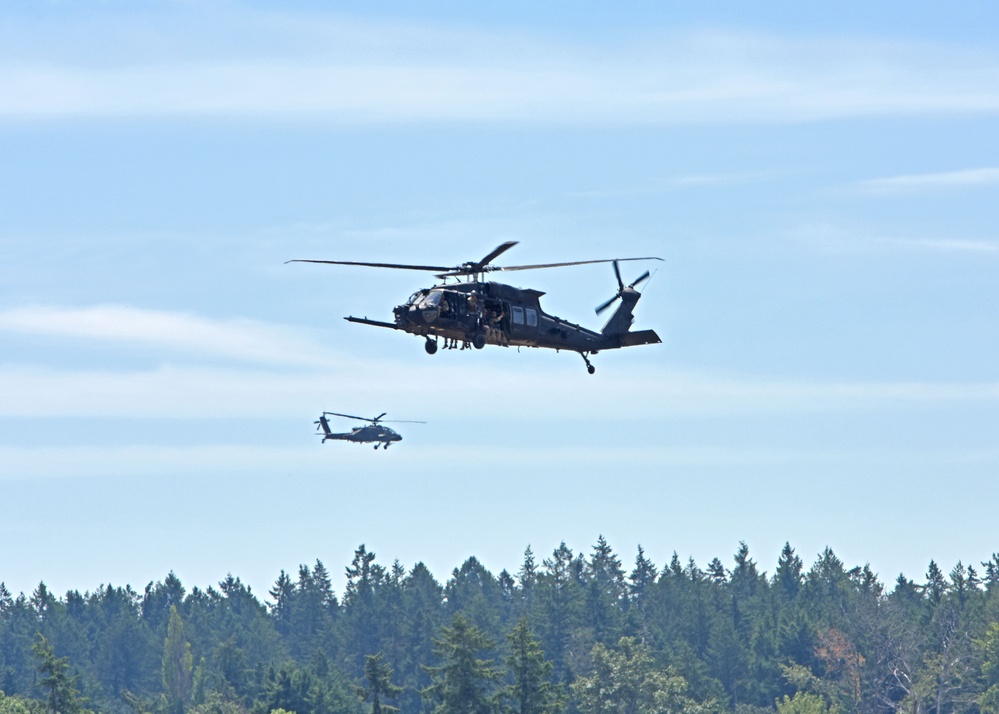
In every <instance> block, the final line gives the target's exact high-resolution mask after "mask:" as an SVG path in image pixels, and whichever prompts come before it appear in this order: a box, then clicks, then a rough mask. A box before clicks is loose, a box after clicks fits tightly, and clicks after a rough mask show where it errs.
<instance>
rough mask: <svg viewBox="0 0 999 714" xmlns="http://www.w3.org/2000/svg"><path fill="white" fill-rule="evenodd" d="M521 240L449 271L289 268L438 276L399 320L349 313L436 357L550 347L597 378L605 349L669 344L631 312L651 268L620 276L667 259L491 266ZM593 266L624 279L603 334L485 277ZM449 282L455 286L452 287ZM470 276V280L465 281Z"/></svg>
mask: <svg viewBox="0 0 999 714" xmlns="http://www.w3.org/2000/svg"><path fill="white" fill-rule="evenodd" d="M515 245H517V241H508V242H506V243H503V244H502V245H499V246H497V247H496V248H495V249H494V250H492V251H491V252H490V253H488V254H487V255H486V256H485V257H484V258H483V259H482V260H478V261H474V262H469V263H462V264H461V265H457V266H453V267H448V266H442V265H400V264H397V263H362V262H355V261H347V260H302V259H296V260H289V261H287V262H289V263H325V264H330V265H361V266H368V267H372V268H395V269H400V270H422V271H428V272H432V273H436V274H437V275H436V277H437V278H440V279H441V280H442V281H443V283H442V284H441V285H435V286H434V287H431V288H424V289H422V290H417V291H416V292H415V293H413V294H412V296H410V298H409V300H407V301H406V302H405V303H403V304H402V305H398V306H396V307H395V308H394V309H393V313H394V316H395V321H394V322H381V321H379V320H369V319H368V318H367V317H354V316H349V317H345V318H344V319H345V320H347V321H348V322H357V323H361V324H362V325H374V326H375V327H387V328H390V329H393V330H402V331H403V332H408V333H410V334H412V335H419V336H421V337H424V338H426V343H425V345H424V347H425V348H426V350H427V353H428V354H434V353H435V352H437V348H438V340H439V339H441V338H443V340H444V344H443V346H444V347H445V348H446V349H454V348H456V347H459V346H460V348H461V349H466V348H467V347H469V346H471V347H474V348H475V349H482V348H483V347H485V346H486V345H500V346H503V347H510V346H517V347H543V348H547V349H554V350H556V351H557V350H570V351H573V352H578V353H579V354H580V355H581V356H582V358H583V361H584V362H585V363H586V369H587V371H588V372H589V373H590V374H593V372H594V371H595V368H594V366H593V365H592V364H590V360H589V355H593V354H596V353H597V352H599V351H600V350H613V349H619V348H621V347H634V346H635V345H648V344H656V343H659V342H662V340H660V339H659V335H657V334H656V332H655V330H639V331H637V332H632V331H631V324H632V322H633V321H634V317H633V315H632V313H633V311H634V309H635V305H636V304H637V303H638V299H639V298H640V297H641V293H639V292H638V291H637V290H636V289H635V287H636V286H637V285H638V284H639V283H641V282H642V281H643V280H645V279H646V278H648V277H649V275H650V273H649V271H647V270H646V271H645V272H644V273H643V274H642V275H641V276H639V278H638V279H637V280H635V281H634V282H633V283H631V284H630V285H625V284H624V281H623V280H622V279H621V271H620V269H619V268H618V263H619V262H623V261H630V260H662V258H656V257H647V258H607V259H603V260H577V261H573V262H568V263H545V264H540V265H512V266H506V267H501V266H498V265H492V264H491V263H492V261H493V260H494V259H496V258H497V257H498V256H499V255H501V254H502V253H504V252H506V251H507V250H509V249H510V248H512V247H513V246H515ZM591 263H612V264H613V266H614V275H615V276H616V277H617V284H618V291H617V293H616V294H615V295H614V297H612V298H611V299H610V300H607V301H606V302H604V303H603V304H602V305H600V306H599V307H598V308H597V309H596V311H597V314H600V313H602V312H603V311H604V310H606V309H607V308H608V307H610V306H611V305H612V304H613V303H614V301H615V300H620V301H621V304H620V305H619V306H618V308H617V310H616V311H615V312H614V314H613V315H611V318H610V319H609V320H608V321H607V324H606V325H604V327H603V329H601V331H600V332H594V331H593V330H588V329H587V328H585V327H582V326H580V325H576V324H574V323H572V322H569V321H567V320H563V319H561V318H559V317H556V316H554V315H549V314H548V313H546V312H545V311H544V310H542V309H541V304H540V302H539V299H540V298H541V296H542V295H544V293H543V292H541V291H540V290H533V289H530V288H515V287H512V286H510V285H504V284H502V283H494V282H491V281H485V280H483V279H482V277H483V275H485V274H486V273H490V272H493V271H497V270H503V271H513V270H534V269H538V268H560V267H565V266H569V265H588V264H591ZM449 278H454V279H455V281H456V282H455V283H451V284H449V283H448V282H447V281H448V279H449ZM461 278H465V282H461Z"/></svg>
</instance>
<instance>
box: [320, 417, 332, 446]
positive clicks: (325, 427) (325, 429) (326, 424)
mask: <svg viewBox="0 0 999 714" xmlns="http://www.w3.org/2000/svg"><path fill="white" fill-rule="evenodd" d="M318 423H319V425H320V426H321V427H322V429H323V434H324V436H323V441H326V440H327V439H328V438H330V437H331V436H333V432H332V431H331V430H330V423H329V422H328V421H326V415H325V414H323V415H322V416H321V417H319V422H318Z"/></svg>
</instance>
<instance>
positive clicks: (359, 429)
mask: <svg viewBox="0 0 999 714" xmlns="http://www.w3.org/2000/svg"><path fill="white" fill-rule="evenodd" d="M328 416H338V417H344V418H345V419H356V420H357V421H366V422H369V423H368V424H366V425H364V426H355V427H354V428H353V429H351V430H350V431H349V432H346V433H343V434H334V433H333V430H332V429H330V423H329V420H327V419H326V417H328ZM383 416H385V412H382V413H381V414H379V415H378V416H376V417H375V418H374V419H368V418H366V417H359V416H352V415H350V414H337V413H336V412H323V413H322V415H321V416H320V417H319V419H318V420H317V421H316V422H315V423H316V424H317V425H318V426H316V431H321V432H322V435H323V441H322V443H324V444H325V443H326V440H327V439H333V440H334V441H353V442H354V443H357V444H370V443H371V442H375V448H376V449H377V448H378V447H379V446H381V447H382V450H383V451H384V450H385V449H387V448H388V447H389V444H391V443H392V442H393V441H402V437H401V436H400V435H399V434H398V433H397V432H396V431H393V430H392V429H389V428H388V427H387V426H383V425H382V417H383ZM390 421H392V423H394V424H426V422H425V421H407V420H404V419H403V420H399V419H394V420H390Z"/></svg>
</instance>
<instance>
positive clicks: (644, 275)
mask: <svg viewBox="0 0 999 714" xmlns="http://www.w3.org/2000/svg"><path fill="white" fill-rule="evenodd" d="M613 265H614V276H615V277H616V278H617V285H618V291H617V293H616V294H615V295H614V297H612V298H611V299H610V300H607V301H606V302H604V303H601V304H600V305H599V306H597V308H596V313H597V314H598V315H599V314H600V313H602V312H603V311H604V310H606V309H607V308H609V307H610V306H611V305H613V304H614V301H615V300H618V299H620V298H621V297H622V296H623V295H624V294H625V291H628V290H634V289H635V286H636V285H638V284H639V283H641V282H642V281H644V280H647V279H648V278H649V276H650V275H652V273H650V272H649V271H648V270H646V271H645V272H644V273H642V274H641V275H640V276H639V277H638V279H637V280H635V281H634V282H633V283H632V284H631V285H627V286H626V285H625V284H624V281H623V280H622V279H621V270H620V268H618V265H617V261H616V260H615V261H614V262H613Z"/></svg>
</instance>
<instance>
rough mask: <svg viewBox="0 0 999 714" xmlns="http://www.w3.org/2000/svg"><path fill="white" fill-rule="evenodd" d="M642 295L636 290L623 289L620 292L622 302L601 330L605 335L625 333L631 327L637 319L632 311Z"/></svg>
mask: <svg viewBox="0 0 999 714" xmlns="http://www.w3.org/2000/svg"><path fill="white" fill-rule="evenodd" d="M639 297H641V296H640V295H639V294H638V292H636V291H635V290H629V291H623V292H622V293H621V294H620V298H621V304H620V305H618V306H617V310H615V311H614V314H613V315H611V318H610V319H609V320H608V321H607V324H606V325H604V328H603V329H602V330H601V331H600V333H601V334H602V335H604V336H605V337H610V336H612V335H623V334H624V333H626V332H628V330H630V329H631V323H632V322H634V321H635V318H634V316H633V315H632V313H633V312H634V310H635V305H636V304H637V303H638V298H639Z"/></svg>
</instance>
